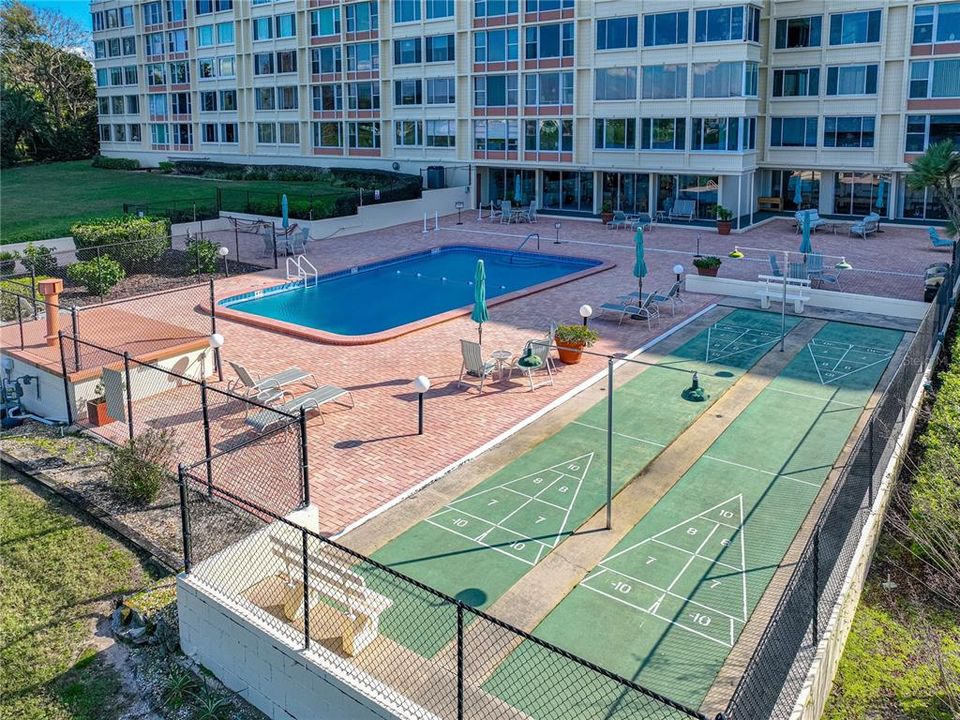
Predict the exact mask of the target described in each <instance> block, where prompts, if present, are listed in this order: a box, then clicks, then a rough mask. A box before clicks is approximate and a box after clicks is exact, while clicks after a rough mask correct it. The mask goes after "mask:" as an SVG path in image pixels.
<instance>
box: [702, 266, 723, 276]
mask: <svg viewBox="0 0 960 720" xmlns="http://www.w3.org/2000/svg"><path fill="white" fill-rule="evenodd" d="M719 269H720V268H719V267H711V268H699V267H698V268H697V275H703V276H705V277H716V276H717V271H718V270H719Z"/></svg>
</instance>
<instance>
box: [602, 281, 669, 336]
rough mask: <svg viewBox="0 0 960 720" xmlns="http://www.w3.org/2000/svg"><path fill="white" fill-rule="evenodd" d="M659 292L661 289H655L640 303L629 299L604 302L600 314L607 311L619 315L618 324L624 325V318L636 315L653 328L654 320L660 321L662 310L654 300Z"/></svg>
mask: <svg viewBox="0 0 960 720" xmlns="http://www.w3.org/2000/svg"><path fill="white" fill-rule="evenodd" d="M657 294H659V291H656V290H655V291H654V292H652V293H650V294H649V295H647V296H646V297H645V298H644V299H643V300H642V301H640V304H639V305H638V304H636V303H631V302H629V301H626V302H621V303H604V304H603V305H601V306H600V315H601V316H602V315H604V314H606V313H612V314H614V315H617V316H618V320H617V325H622V324H623V321H624V319H626V318H628V317H636V318H638V319H640V320H646V321H647V327H648V328H652V327H653V326H652V324H651V323H652V321H653V320H656V321H657V322H658V323H659V322H660V310H659V308H658V307H657V303H656V302H654V299H653V298H654V296H655V295H657Z"/></svg>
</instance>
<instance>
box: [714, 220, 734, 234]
mask: <svg viewBox="0 0 960 720" xmlns="http://www.w3.org/2000/svg"><path fill="white" fill-rule="evenodd" d="M732 228H733V221H732V220H717V232H718V233H719V234H720V235H729V234H730V230H731V229H732Z"/></svg>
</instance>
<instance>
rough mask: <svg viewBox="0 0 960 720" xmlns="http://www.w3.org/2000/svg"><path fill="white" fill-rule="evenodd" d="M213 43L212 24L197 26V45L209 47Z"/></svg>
mask: <svg viewBox="0 0 960 720" xmlns="http://www.w3.org/2000/svg"><path fill="white" fill-rule="evenodd" d="M212 45H213V25H198V26H197V47H210V46H212Z"/></svg>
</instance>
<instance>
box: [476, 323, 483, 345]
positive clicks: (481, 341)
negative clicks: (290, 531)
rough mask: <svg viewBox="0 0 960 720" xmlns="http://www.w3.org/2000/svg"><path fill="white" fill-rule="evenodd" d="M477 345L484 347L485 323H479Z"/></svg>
mask: <svg viewBox="0 0 960 720" xmlns="http://www.w3.org/2000/svg"><path fill="white" fill-rule="evenodd" d="M477 343H478V344H480V345H483V323H477Z"/></svg>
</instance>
